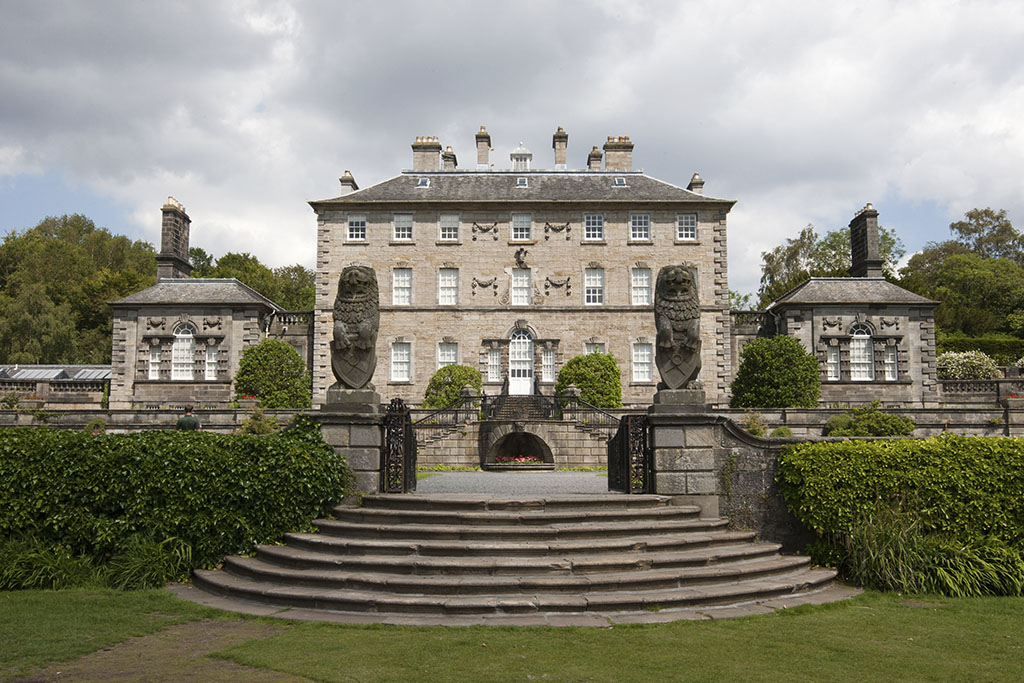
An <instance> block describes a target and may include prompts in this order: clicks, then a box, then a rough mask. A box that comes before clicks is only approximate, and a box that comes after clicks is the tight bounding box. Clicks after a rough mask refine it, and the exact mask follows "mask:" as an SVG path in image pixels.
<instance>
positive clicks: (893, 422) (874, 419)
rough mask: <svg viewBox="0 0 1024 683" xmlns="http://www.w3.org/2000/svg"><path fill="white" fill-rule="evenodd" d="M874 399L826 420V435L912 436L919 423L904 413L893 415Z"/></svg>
mask: <svg viewBox="0 0 1024 683" xmlns="http://www.w3.org/2000/svg"><path fill="white" fill-rule="evenodd" d="M880 405H881V404H880V403H879V402H878V401H872V402H871V403H869V404H868V405H866V406H861V407H860V408H854V409H853V410H850V411H848V412H846V413H844V414H842V415H834V416H832V417H830V418H829V419H828V421H827V422H825V429H824V431H823V433H824V435H825V436H912V435H913V433H914V429H915V428H916V427H917V423H916V422H914V421H913V420H912V419H911V418H909V417H904V416H903V415H892V414H890V413H885V412H882V411H881V410H880V409H879V406H880Z"/></svg>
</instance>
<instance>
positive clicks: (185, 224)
mask: <svg viewBox="0 0 1024 683" xmlns="http://www.w3.org/2000/svg"><path fill="white" fill-rule="evenodd" d="M160 210H161V212H163V225H162V226H161V229H160V253H159V254H157V257H156V276H157V278H187V277H188V276H189V275H191V274H192V264H190V263H189V262H188V233H189V229H190V226H191V225H192V220H191V219H190V218H189V217H188V214H187V213H185V207H184V206H182V205H181V202H179V201H178V200H177V199H175V198H174V197H168V198H167V203H166V204H164V205H163V207H161V209H160Z"/></svg>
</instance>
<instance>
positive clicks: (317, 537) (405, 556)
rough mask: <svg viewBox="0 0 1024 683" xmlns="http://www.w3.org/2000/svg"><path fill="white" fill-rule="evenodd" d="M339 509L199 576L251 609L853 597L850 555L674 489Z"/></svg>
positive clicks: (403, 616)
mask: <svg viewBox="0 0 1024 683" xmlns="http://www.w3.org/2000/svg"><path fill="white" fill-rule="evenodd" d="M334 515H335V518H334V519H322V520H317V521H316V522H315V524H316V527H317V528H318V530H319V533H313V534H288V535H287V536H286V538H285V544H284V545H280V546H260V547H259V548H258V549H257V552H256V554H255V556H253V557H229V558H227V559H226V560H225V561H224V564H223V568H222V569H219V570H215V571H202V570H200V571H196V572H195V577H194V578H195V581H194V585H195V587H196V588H199V589H201V590H202V591H205V592H207V593H212V594H215V595H218V596H223V597H226V598H228V599H227V600H221V601H220V602H219V605H220V606H222V607H226V608H228V609H232V608H237V609H239V610H241V611H244V610H245V609H246V605H248V606H249V607H250V608H251V607H252V604H251V603H260V604H262V605H265V606H272V607H273V608H274V609H273V610H271V611H273V612H277V615H278V616H286V617H288V616H292V617H295V618H307V619H325V620H336V621H356V622H361V623H366V622H379V623H393V624H446V625H463V624H555V625H566V624H580V625H608V624H612V623H636V622H655V621H670V620H675V619H687V618H707V617H709V616H716V615H718V616H721V615H724V614H726V613H727V612H729V609H730V608H736V607H737V606H744V607H746V608H748V609H749V608H751V607H753V608H755V611H757V609H761V611H768V610H769V609H770V608H773V607H782V606H790V605H794V604H800V603H803V602H823V601H829V600H835V599H839V598H841V597H846V594H845V593H842V592H841V591H840V592H837V591H839V589H837V588H834V587H833V579H834V577H835V572H834V570H831V569H823V568H817V567H812V566H810V564H809V562H808V559H807V558H806V557H799V556H786V555H780V554H779V546H778V545H777V544H774V543H761V542H756V541H755V539H754V533H753V532H748V531H735V530H730V529H729V528H728V522H727V520H724V519H701V518H700V516H699V510H698V508H696V507H690V506H683V505H673V504H672V502H671V500H670V499H668V498H666V497H663V496H655V495H634V496H626V495H614V494H609V495H562V496H558V497H546V498H536V499H501V498H492V497H484V496H473V495H417V494H405V495H373V496H366V497H364V498H363V501H362V506H360V507H353V506H347V505H341V506H338V507H336V508H335V509H334ZM233 606H234V607H233ZM278 608H279V610H281V611H278ZM265 613H269V612H265Z"/></svg>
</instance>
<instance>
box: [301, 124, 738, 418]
mask: <svg viewBox="0 0 1024 683" xmlns="http://www.w3.org/2000/svg"><path fill="white" fill-rule="evenodd" d="M475 141H476V152H477V159H476V161H477V163H476V165H475V167H474V168H471V169H462V168H459V167H458V162H457V158H456V155H455V153H454V152H453V151H452V148H451V147H450V146H449V147H448V148H447V149H446V150H445V151H444V152H442V147H441V144H440V142H439V141H438V139H437V138H436V137H420V138H417V139H416V141H415V142H414V143H413V145H412V150H413V164H412V169H411V170H404V171H402V172H401V173H399V174H398V175H397V176H395V177H393V178H390V179H388V180H385V181H383V182H381V183H378V184H376V185H373V186H371V187H367V188H364V189H360V188H359V187H358V185H357V184H356V181H355V179H354V178H353V176H352V174H351V173H349V172H348V171H346V172H345V175H344V176H343V177H342V178H341V179H340V180H341V186H342V193H341V194H340V195H339V196H337V197H333V198H330V199H323V200H319V201H313V202H310V205H311V206H312V207H313V210H314V211H315V212H316V214H317V221H318V231H317V294H316V310H315V312H314V335H313V349H312V373H313V402H314V404H322V403H323V402H324V401H325V399H326V390H327V387H328V386H330V385H331V384H332V383H333V382H334V377H333V374H332V372H331V366H330V346H329V344H330V340H331V335H332V328H333V323H332V311H333V304H334V299H335V296H336V294H337V286H338V278H339V275H340V274H341V271H342V269H343V268H344V267H345V266H349V265H363V266H370V267H372V268H373V269H374V271H375V272H376V275H377V280H378V285H379V296H380V331H379V335H378V339H377V368H376V373H375V375H374V378H373V380H372V381H373V384H374V385H375V386H376V388H377V390H378V391H379V392H380V394H381V395H382V397H384V398H386V399H390V398H394V397H400V398H402V399H404V400H406V401H409V402H412V403H419V402H420V401H422V400H423V394H424V390H425V388H426V385H427V382H428V380H429V379H430V377H431V375H433V373H434V372H435V371H436V370H437V369H438V368H439V367H442V366H444V365H448V364H452V363H459V364H463V365H469V366H472V367H475V368H477V369H479V370H480V372H481V374H482V375H483V378H484V390H485V392H487V393H488V394H492V395H494V394H498V393H500V392H502V391H508V392H509V393H511V394H532V393H545V394H550V393H552V391H553V385H554V381H555V378H556V376H557V373H558V370H559V369H560V368H561V367H562V366H563V365H564V364H565V363H566V362H567V361H568V360H569V359H571V358H573V357H574V356H577V355H581V354H584V353H588V352H594V351H599V352H605V353H611V354H613V355H614V356H615V358H616V360H617V362H618V364H619V367H620V369H621V372H622V387H623V403H624V404H626V405H647V404H649V403H650V401H651V399H652V397H653V394H654V391H655V386H656V384H657V381H658V373H657V370H656V368H655V366H654V353H655V348H654V342H655V330H654V315H653V298H654V285H655V279H656V277H657V273H658V269H659V268H661V267H662V266H664V265H668V264H678V263H686V264H689V265H690V266H691V267H692V268H693V269H694V270H695V273H696V277H697V282H698V288H699V302H700V308H701V336H702V341H703V346H702V364H703V368H702V370H701V375H700V379H701V380H702V381H703V383H704V387H705V391H706V393H707V397H708V400H709V401H710V402H712V403H715V404H719V405H721V404H725V403H726V402H727V401H728V388H729V382H730V381H731V377H732V367H731V353H730V315H729V286H728V253H727V241H726V217H727V215H728V213H729V211H730V209H731V208H732V206H733V204H734V203H735V202H734V201H732V200H728V199H718V198H714V197H709V196H706V195H705V194H704V192H703V188H704V181H703V180H702V179H701V178H700V176H699V175H698V174H696V173H694V174H693V176H692V178H691V180H690V182H689V184H688V185H687V187H686V188H683V187H679V186H676V185H672V184H670V183H667V182H664V181H662V180H658V179H656V178H653V177H651V176H649V175H647V174H645V173H644V172H643V171H642V170H637V169H634V168H633V143H632V142H631V141H630V139H629V138H628V137H609V138H608V140H607V141H606V142H605V144H604V147H603V152H604V153H603V154H602V151H601V150H599V149H598V148H597V147H596V146H595V147H594V148H593V150H592V151H590V152H589V154H588V156H587V165H586V167H585V168H583V169H569V168H568V167H567V165H566V148H567V144H568V134H566V132H565V131H564V130H563V129H562V128H559V129H558V130H557V131H556V132H555V134H554V136H553V138H552V148H553V150H554V167H553V168H549V169H534V168H532V156H533V155H532V154H531V153H530V152H529V151H528V150H526V149H525V148H523V147H522V145H520V147H519V148H517V149H516V150H514V151H513V152H512V154H511V165H512V167H511V168H510V169H501V170H498V169H494V168H492V165H491V163H490V160H489V154H490V152H491V137H490V135H489V133H488V132H487V131H486V130H485V129H484V127H481V128H480V131H479V132H478V133H477V134H476V140H475ZM602 161H603V164H602Z"/></svg>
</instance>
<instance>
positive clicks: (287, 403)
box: [235, 339, 312, 409]
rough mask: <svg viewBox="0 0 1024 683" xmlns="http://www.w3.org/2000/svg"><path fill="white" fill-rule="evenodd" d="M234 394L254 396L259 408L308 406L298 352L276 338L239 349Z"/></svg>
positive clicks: (306, 384) (306, 382)
mask: <svg viewBox="0 0 1024 683" xmlns="http://www.w3.org/2000/svg"><path fill="white" fill-rule="evenodd" d="M235 394H236V396H238V397H239V398H241V397H243V396H255V397H256V398H258V399H259V400H260V405H261V407H263V408H270V409H274V408H290V409H301V408H309V406H310V404H311V402H312V399H311V390H310V378H309V372H308V371H307V370H306V364H305V363H304V362H303V361H302V356H300V355H299V352H298V351H296V350H295V349H294V348H292V347H291V346H290V345H289V344H286V343H285V342H283V341H280V340H277V339H264V340H263V341H261V342H260V343H259V344H256V345H254V346H250V347H248V348H247V349H245V351H243V352H242V357H241V359H240V360H239V361H238V372H237V373H236V374H235Z"/></svg>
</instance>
